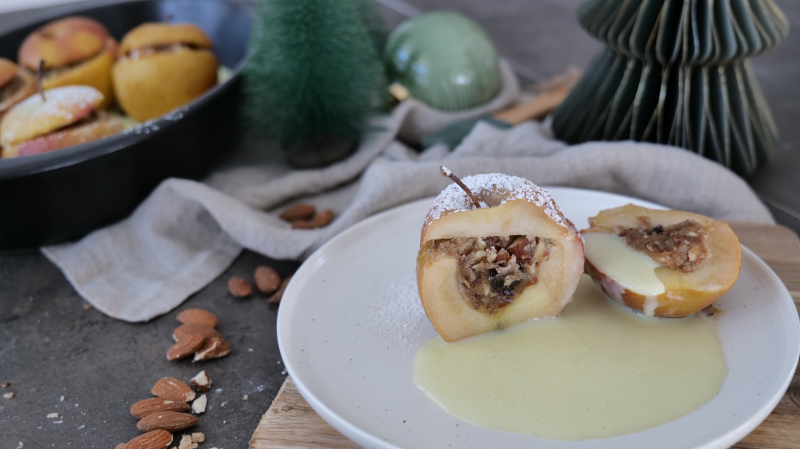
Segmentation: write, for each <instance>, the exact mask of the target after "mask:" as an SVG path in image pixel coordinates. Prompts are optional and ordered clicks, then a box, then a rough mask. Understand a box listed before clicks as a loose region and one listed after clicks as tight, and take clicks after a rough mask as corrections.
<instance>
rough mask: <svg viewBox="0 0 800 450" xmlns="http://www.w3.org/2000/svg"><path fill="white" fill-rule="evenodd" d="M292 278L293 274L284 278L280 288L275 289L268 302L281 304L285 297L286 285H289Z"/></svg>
mask: <svg viewBox="0 0 800 450" xmlns="http://www.w3.org/2000/svg"><path fill="white" fill-rule="evenodd" d="M291 280H292V275H289V276H288V277H286V278H284V280H283V282H282V283H281V287H279V288H278V290H277V291H275V293H274V294H272V296H271V297H270V298H268V299H267V303H269V304H270V305H277V304H279V303H280V302H281V299H282V298H283V293H284V292H286V287H287V286H289V281H291Z"/></svg>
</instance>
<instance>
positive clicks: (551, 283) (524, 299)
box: [417, 168, 583, 342]
mask: <svg viewBox="0 0 800 450" xmlns="http://www.w3.org/2000/svg"><path fill="white" fill-rule="evenodd" d="M442 171H443V173H445V174H446V175H447V176H450V177H451V178H453V179H454V180H456V182H457V183H461V182H462V180H458V179H457V178H455V177H454V176H452V174H450V172H449V171H447V170H446V169H444V168H443V169H442ZM463 185H464V187H465V188H466V189H462V188H461V187H459V185H457V184H452V185H450V186H449V187H447V188H446V189H445V190H444V191H442V193H441V194H440V195H439V196H438V197H437V198H436V200H435V201H434V203H433V205H432V206H431V208H430V210H429V211H428V214H427V216H426V218H425V222H424V225H423V227H422V236H421V238H420V250H419V253H418V256H417V287H418V290H419V295H420V298H421V300H422V304H423V306H424V307H425V311H426V313H427V315H428V318H429V319H430V321H431V323H432V324H433V326H434V327H435V328H436V331H437V332H439V334H440V335H441V336H442V338H444V339H445V340H446V341H448V342H452V341H456V340H459V339H463V338H466V337H469V336H474V335H477V334H481V333H486V332H490V331H494V330H499V329H503V328H506V327H510V326H512V325H516V324H518V323H521V322H525V321H527V320H531V319H536V318H541V317H552V316H557V315H558V314H559V313H560V312H561V310H562V309H563V308H564V306H565V305H566V304H567V303H569V301H570V300H571V299H572V294H573V293H574V292H575V289H576V287H577V285H578V281H579V280H580V277H581V274H582V273H583V241H582V240H581V238H580V236H579V235H578V232H577V230H576V229H575V226H574V225H573V224H572V223H571V222H570V221H569V220H567V219H566V218H565V217H564V215H563V214H562V213H561V211H560V210H559V209H558V206H556V204H555V202H554V201H553V199H552V198H551V197H550V195H549V194H548V193H547V192H546V191H545V190H543V189H541V188H539V187H538V186H536V185H535V184H533V183H531V182H530V181H528V180H525V179H523V178H519V177H514V176H508V175H503V174H483V175H475V176H470V177H466V178H464V179H463Z"/></svg>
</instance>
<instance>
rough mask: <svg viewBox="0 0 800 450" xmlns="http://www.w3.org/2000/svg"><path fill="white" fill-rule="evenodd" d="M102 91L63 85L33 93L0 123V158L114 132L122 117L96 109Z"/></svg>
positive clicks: (69, 144)
mask: <svg viewBox="0 0 800 450" xmlns="http://www.w3.org/2000/svg"><path fill="white" fill-rule="evenodd" d="M102 103H103V94H101V93H100V91H98V90H97V89H95V88H93V87H90V86H64V87H60V88H55V89H50V90H48V91H44V92H42V93H40V94H34V95H32V96H30V97H28V98H27V99H25V100H24V101H22V102H20V103H18V104H17V105H16V106H14V107H13V108H12V109H11V110H10V111H9V112H8V113H7V114H6V115H5V116H4V117H3V121H2V123H0V145H1V146H2V148H3V150H2V157H3V158H14V157H17V156H28V155H35V154H38V153H44V152H49V151H53V150H58V149H61V148H65V147H70V146H73V145H78V144H82V143H84V142H89V141H94V140H97V139H101V138H104V137H106V136H111V135H113V134H117V133H119V132H121V131H123V130H124V129H125V123H124V122H123V121H122V120H119V119H115V118H112V117H109V115H108V114H107V113H106V112H105V111H102V110H98V107H99V105H101V104H102Z"/></svg>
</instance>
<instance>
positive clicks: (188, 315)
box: [176, 308, 218, 328]
mask: <svg viewBox="0 0 800 450" xmlns="http://www.w3.org/2000/svg"><path fill="white" fill-rule="evenodd" d="M176 319H178V322H180V323H199V324H200V325H206V326H209V327H211V328H216V327H217V323H218V321H217V316H215V315H214V314H213V313H211V312H208V311H206V310H205V309H199V308H189V309H184V310H183V311H181V313H180V314H178V316H177V317H176Z"/></svg>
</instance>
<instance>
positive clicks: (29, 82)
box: [0, 58, 36, 118]
mask: <svg viewBox="0 0 800 450" xmlns="http://www.w3.org/2000/svg"><path fill="white" fill-rule="evenodd" d="M34 92H36V78H34V76H33V75H32V74H31V73H30V72H27V71H25V70H20V68H19V66H17V65H16V64H14V63H13V62H11V61H9V60H7V59H5V58H0V118H2V117H3V115H4V114H5V113H6V112H8V110H9V109H11V107H12V106H14V105H16V104H17V103H19V102H21V101H22V100H25V99H26V98H28V96H30V95H31V94H33V93H34Z"/></svg>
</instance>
